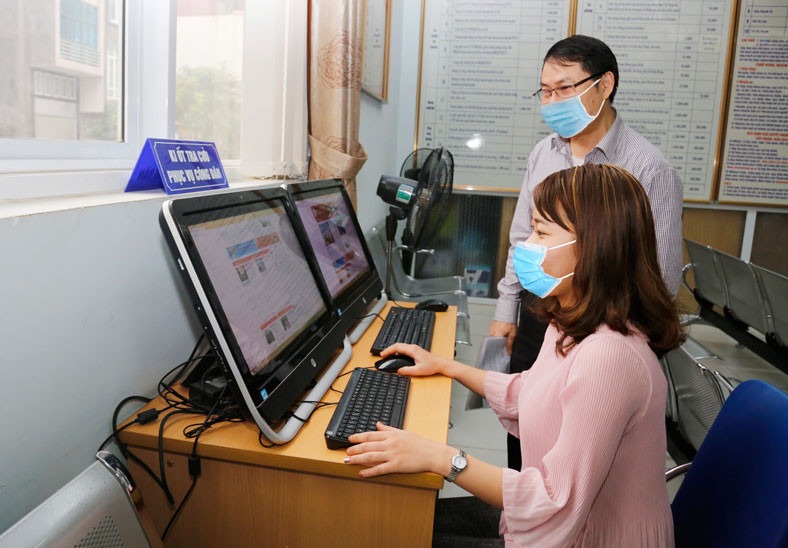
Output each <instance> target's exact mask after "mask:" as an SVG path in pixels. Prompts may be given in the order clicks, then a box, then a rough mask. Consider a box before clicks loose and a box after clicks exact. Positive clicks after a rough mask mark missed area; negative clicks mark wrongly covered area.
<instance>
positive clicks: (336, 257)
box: [287, 179, 385, 342]
mask: <svg viewBox="0 0 788 548" xmlns="http://www.w3.org/2000/svg"><path fill="white" fill-rule="evenodd" d="M287 191H288V192H289V193H290V195H291V196H292V199H293V202H294V204H295V207H296V210H297V211H298V215H299V218H300V220H301V224H302V225H303V228H304V231H305V234H306V238H307V240H309V243H310V245H311V248H312V252H313V253H314V255H315V257H316V258H317V264H318V266H319V268H320V273H321V274H322V277H323V281H324V283H325V286H326V287H327V288H328V291H329V295H330V299H331V304H332V307H333V309H334V310H335V311H336V313H337V315H338V316H339V317H340V320H339V321H340V323H341V325H342V327H343V329H345V330H348V331H351V332H352V331H353V328H355V327H356V326H357V325H358V323H359V319H360V318H362V317H364V316H366V315H368V314H372V315H373V316H374V312H373V309H374V308H375V307H376V306H378V305H380V308H382V304H385V302H382V303H381V296H382V291H383V282H382V281H381V279H380V276H379V275H378V272H377V270H376V269H375V263H374V261H373V260H372V255H371V254H370V252H369V249H368V248H367V243H366V240H365V239H364V235H363V233H362V231H361V227H360V225H359V222H358V218H357V217H356V212H355V210H354V209H353V204H352V203H351V201H350V198H349V197H348V194H347V191H346V190H345V186H344V185H343V184H342V181H341V180H339V179H328V180H319V181H307V182H305V183H292V184H288V185H287ZM376 301H377V302H376ZM366 325H368V322H366ZM365 327H366V326H364V328H365ZM356 338H357V336H353V337H351V341H352V342H355V340H353V339H356Z"/></svg>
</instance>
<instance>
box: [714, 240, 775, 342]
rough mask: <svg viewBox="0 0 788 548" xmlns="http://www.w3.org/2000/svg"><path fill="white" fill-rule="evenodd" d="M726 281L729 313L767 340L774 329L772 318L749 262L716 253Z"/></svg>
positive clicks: (720, 252) (715, 251)
mask: <svg viewBox="0 0 788 548" xmlns="http://www.w3.org/2000/svg"><path fill="white" fill-rule="evenodd" d="M713 252H714V254H715V256H716V258H717V264H719V265H720V268H721V270H722V276H723V278H724V280H725V289H726V291H727V293H728V304H727V309H726V310H727V312H728V313H729V314H730V315H731V316H732V317H733V318H734V319H735V320H738V321H740V322H743V323H744V324H746V326H747V327H751V328H753V329H755V330H756V331H759V332H760V333H761V334H763V335H764V336H766V334H767V333H771V332H773V331H774V329H773V328H772V326H771V323H772V318H771V313H770V312H769V309H768V308H767V306H766V302H765V299H764V297H763V295H762V291H761V287H760V283H759V282H758V278H757V276H756V274H755V271H754V270H753V269H752V268H751V265H750V263H749V262H747V261H743V260H741V259H740V258H738V257H734V256H732V255H728V254H727V253H724V252H722V251H719V250H717V249H713Z"/></svg>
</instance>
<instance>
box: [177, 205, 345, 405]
mask: <svg viewBox="0 0 788 548" xmlns="http://www.w3.org/2000/svg"><path fill="white" fill-rule="evenodd" d="M162 216H163V220H162V223H163V227H164V228H165V234H166V235H168V236H169V241H170V243H171V247H173V248H174V251H175V252H176V256H179V257H183V256H184V255H186V256H187V257H188V259H189V261H188V263H189V265H190V266H191V267H192V268H191V269H185V270H184V269H183V268H181V271H182V272H183V273H184V274H185V277H186V279H187V282H188V283H187V285H188V286H189V287H190V288H192V289H193V293H194V296H195V299H196V300H197V301H198V302H196V303H195V304H196V305H199V306H198V307H197V309H198V312H200V311H201V310H202V311H203V315H204V318H201V319H203V320H204V325H205V327H206V331H209V332H211V333H212V334H213V336H214V339H215V342H216V346H215V348H217V351H220V352H221V354H223V357H224V358H225V359H224V361H225V362H226V363H227V365H228V367H229V368H230V369H231V371H230V372H231V373H234V374H235V375H236V376H237V377H238V379H240V381H241V382H242V383H243V384H244V385H245V387H246V388H247V389H248V390H249V392H250V394H251V395H252V398H253V400H254V405H255V407H256V408H258V410H259V411H260V413H261V414H262V415H263V416H264V417H265V418H266V419H267V420H277V419H279V418H282V416H283V415H284V414H285V413H286V411H287V410H288V408H290V407H292V405H293V404H294V403H295V402H296V401H297V400H298V397H299V395H300V394H301V392H302V391H303V390H304V388H306V386H307V385H308V384H309V383H310V382H311V381H312V380H313V379H314V378H315V377H316V376H317V374H319V373H320V372H321V371H322V369H323V368H324V367H325V365H326V364H327V363H328V362H329V361H330V358H331V356H333V354H334V353H335V351H336V349H337V348H338V347H339V346H341V343H342V337H341V335H342V334H341V333H337V334H332V332H333V331H339V330H334V329H333V328H334V326H335V325H336V324H337V319H336V315H335V314H333V313H332V311H331V310H330V309H329V301H328V297H327V295H326V291H325V289H324V288H322V289H321V283H322V280H320V278H319V276H316V272H317V266H316V263H315V260H314V257H312V256H311V255H310V254H311V250H310V249H309V246H307V245H305V244H304V243H302V242H301V241H300V240H299V237H298V234H297V230H296V228H295V226H297V223H298V221H297V218H296V217H295V211H294V210H293V209H292V206H291V204H290V203H289V201H288V197H287V195H286V194H285V193H284V192H283V191H282V190H280V189H263V190H255V191H242V192H241V191H238V192H230V193H221V194H217V195H213V196H197V197H190V198H178V199H175V200H171V201H169V202H167V203H165V208H164V209H163V211H162ZM184 252H185V253H184ZM212 342H213V341H212ZM313 361H314V362H315V363H312V362H313ZM233 369H235V371H233Z"/></svg>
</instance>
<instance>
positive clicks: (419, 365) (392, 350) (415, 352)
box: [380, 343, 452, 377]
mask: <svg viewBox="0 0 788 548" xmlns="http://www.w3.org/2000/svg"><path fill="white" fill-rule="evenodd" d="M393 354H404V355H406V356H410V357H411V358H413V361H414V365H412V366H408V367H403V368H401V369H400V370H399V371H397V372H398V373H399V374H400V375H407V376H409V377H428V376H430V375H443V374H444V371H445V368H446V366H447V365H448V363H450V362H451V361H452V360H449V359H447V358H440V357H438V356H435V355H433V354H431V353H430V352H427V351H426V350H424V349H423V348H422V347H420V346H418V345H415V344H405V343H396V344H392V345H391V346H389V347H388V348H386V349H385V350H383V351H382V352H381V353H380V356H381V357H382V358H385V357H387V356H391V355H393Z"/></svg>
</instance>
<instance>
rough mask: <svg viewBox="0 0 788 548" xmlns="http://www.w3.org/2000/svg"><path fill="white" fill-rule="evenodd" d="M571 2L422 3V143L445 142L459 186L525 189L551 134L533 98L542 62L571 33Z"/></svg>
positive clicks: (452, 0)
mask: <svg viewBox="0 0 788 548" xmlns="http://www.w3.org/2000/svg"><path fill="white" fill-rule="evenodd" d="M569 6H570V2H569V1H567V0H541V1H509V2H480V1H478V0H429V1H428V2H424V3H423V17H424V20H423V23H422V24H423V28H422V33H423V36H422V61H421V63H422V64H421V66H422V70H421V90H420V97H419V121H418V134H417V140H418V143H419V146H421V147H429V148H433V147H435V146H437V145H438V144H442V145H445V146H446V147H448V148H449V150H451V151H452V154H453V155H454V165H455V170H454V184H455V185H461V186H462V185H472V186H478V185H482V186H487V187H504V188H509V189H512V190H513V191H514V190H517V189H519V188H520V185H521V184H522V181H523V174H524V173H525V166H526V163H527V161H528V154H529V153H530V151H531V148H533V146H534V145H535V144H536V143H537V141H538V140H539V139H541V138H542V137H544V136H545V135H547V134H548V130H547V128H546V127H545V125H544V124H543V123H542V120H541V117H540V114H539V101H538V100H536V99H535V98H534V97H532V96H531V94H532V93H533V92H534V91H536V89H537V88H538V87H539V77H540V75H541V69H542V58H543V57H544V54H545V53H546V52H547V50H548V48H549V47H550V46H552V45H553V44H554V43H555V42H557V41H558V40H560V39H561V38H563V37H565V36H566V35H567V30H568V29H569Z"/></svg>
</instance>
